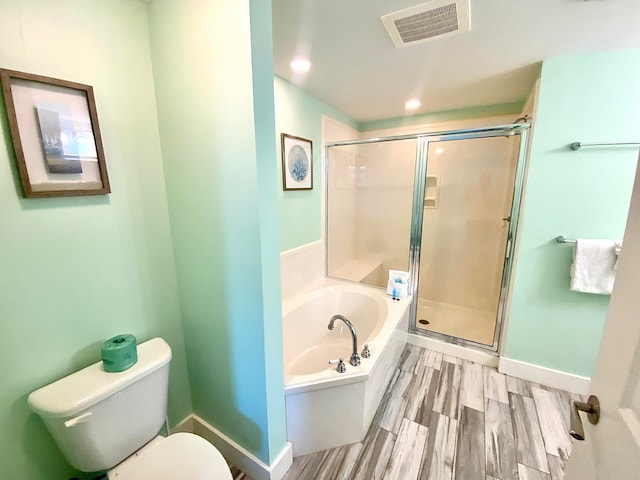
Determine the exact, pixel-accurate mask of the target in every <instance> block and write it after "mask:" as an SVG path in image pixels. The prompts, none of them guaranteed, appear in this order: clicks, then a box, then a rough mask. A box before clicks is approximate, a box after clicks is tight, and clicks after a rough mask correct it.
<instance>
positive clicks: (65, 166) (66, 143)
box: [0, 69, 111, 198]
mask: <svg viewBox="0 0 640 480" xmlns="http://www.w3.org/2000/svg"><path fill="white" fill-rule="evenodd" d="M0 81H1V83H2V93H3V97H4V103H5V106H6V108H7V117H8V119H9V128H10V130H11V140H12V142H13V149H14V151H15V156H16V164H17V166H18V173H19V175H20V182H21V184H22V192H23V194H24V196H25V197H32V198H33V197H35V198H37V197H70V196H77V195H105V194H108V193H110V191H111V189H110V187H109V178H108V176H107V165H106V163H105V159H104V151H103V148H102V138H101V136H100V127H99V126H98V114H97V112H96V102H95V98H94V96H93V88H92V87H91V86H90V85H83V84H80V83H75V82H69V81H66V80H58V79H55V78H50V77H43V76H41V75H34V74H31V73H23V72H16V71H13V70H5V69H0Z"/></svg>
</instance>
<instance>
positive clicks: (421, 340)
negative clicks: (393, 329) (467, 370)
mask: <svg viewBox="0 0 640 480" xmlns="http://www.w3.org/2000/svg"><path fill="white" fill-rule="evenodd" d="M407 342H409V343H410V344H412V345H417V346H418V347H422V348H428V349H429V350H433V351H434V352H439V353H443V354H445V355H452V356H454V357H458V358H462V359H464V360H469V361H470V362H475V363H479V364H481V365H486V366H488V367H497V366H498V357H497V356H496V355H491V354H490V353H485V352H481V351H479V350H474V349H472V348H467V347H463V346H461V345H454V344H452V343H446V342H441V341H440V340H435V339H433V338H428V337H423V336H422V335H416V334H415V333H409V337H408V338H407Z"/></svg>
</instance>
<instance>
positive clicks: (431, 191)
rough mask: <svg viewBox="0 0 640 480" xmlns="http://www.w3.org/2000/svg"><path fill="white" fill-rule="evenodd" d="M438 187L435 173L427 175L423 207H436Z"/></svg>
mask: <svg viewBox="0 0 640 480" xmlns="http://www.w3.org/2000/svg"><path fill="white" fill-rule="evenodd" d="M439 194H440V187H439V185H438V177H437V176H436V175H427V183H426V186H425V190H424V208H438V197H439V196H440V195H439Z"/></svg>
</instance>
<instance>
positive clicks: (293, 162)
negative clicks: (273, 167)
mask: <svg viewBox="0 0 640 480" xmlns="http://www.w3.org/2000/svg"><path fill="white" fill-rule="evenodd" d="M281 140H282V184H283V188H284V189H285V190H313V152H312V150H311V147H312V144H311V140H307V139H306V138H300V137H294V136H293V135H287V134H286V133H283V134H282V136H281Z"/></svg>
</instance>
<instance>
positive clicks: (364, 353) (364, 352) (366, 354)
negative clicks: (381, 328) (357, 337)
mask: <svg viewBox="0 0 640 480" xmlns="http://www.w3.org/2000/svg"><path fill="white" fill-rule="evenodd" d="M371 347H373V343H367V344H365V346H364V347H363V348H362V355H361V357H362V358H370V357H371Z"/></svg>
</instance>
